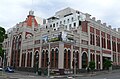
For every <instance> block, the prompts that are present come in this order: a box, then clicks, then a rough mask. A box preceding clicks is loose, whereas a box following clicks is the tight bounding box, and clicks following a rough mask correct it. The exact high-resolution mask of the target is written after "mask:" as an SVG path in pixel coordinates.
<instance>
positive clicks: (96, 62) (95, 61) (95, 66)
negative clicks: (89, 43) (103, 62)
mask: <svg viewBox="0 0 120 79" xmlns="http://www.w3.org/2000/svg"><path fill="white" fill-rule="evenodd" d="M94 53H95V69H97V61H96V50H95V52H94Z"/></svg>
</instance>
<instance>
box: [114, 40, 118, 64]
mask: <svg viewBox="0 0 120 79" xmlns="http://www.w3.org/2000/svg"><path fill="white" fill-rule="evenodd" d="M115 41H116V62H117V65H118V51H117V38H116V39H115Z"/></svg>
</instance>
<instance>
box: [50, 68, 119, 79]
mask: <svg viewBox="0 0 120 79" xmlns="http://www.w3.org/2000/svg"><path fill="white" fill-rule="evenodd" d="M116 72H120V69H117V70H111V71H108V70H103V71H95V72H93V73H92V72H89V73H79V74H76V75H74V74H71V75H59V76H50V78H66V77H67V78H68V77H72V78H73V77H74V76H75V77H89V76H97V75H102V74H110V73H116Z"/></svg>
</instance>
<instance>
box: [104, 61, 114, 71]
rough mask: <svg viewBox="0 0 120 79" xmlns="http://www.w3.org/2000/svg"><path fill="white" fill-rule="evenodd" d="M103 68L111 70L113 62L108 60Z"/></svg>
mask: <svg viewBox="0 0 120 79" xmlns="http://www.w3.org/2000/svg"><path fill="white" fill-rule="evenodd" d="M103 66H104V67H105V68H106V69H109V67H111V66H112V61H110V60H108V59H106V60H105V61H104V63H103Z"/></svg>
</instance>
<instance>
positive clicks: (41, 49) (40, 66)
mask: <svg viewBox="0 0 120 79" xmlns="http://www.w3.org/2000/svg"><path fill="white" fill-rule="evenodd" d="M41 52H42V46H41V47H40V51H39V68H41ZM48 55H49V51H48ZM49 58H50V57H49Z"/></svg>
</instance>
